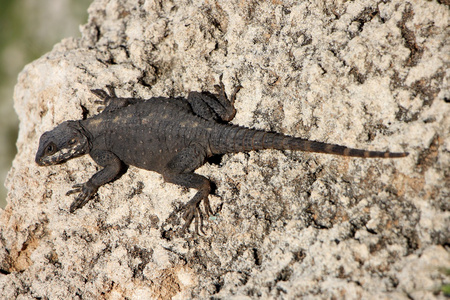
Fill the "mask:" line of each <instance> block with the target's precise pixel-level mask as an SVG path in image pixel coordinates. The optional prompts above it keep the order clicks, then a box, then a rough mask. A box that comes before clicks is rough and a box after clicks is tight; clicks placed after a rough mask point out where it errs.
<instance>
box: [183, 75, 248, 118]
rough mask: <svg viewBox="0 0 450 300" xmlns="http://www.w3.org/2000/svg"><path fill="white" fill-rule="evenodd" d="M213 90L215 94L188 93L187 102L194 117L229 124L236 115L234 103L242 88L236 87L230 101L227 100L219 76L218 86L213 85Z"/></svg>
mask: <svg viewBox="0 0 450 300" xmlns="http://www.w3.org/2000/svg"><path fill="white" fill-rule="evenodd" d="M214 88H215V90H216V93H217V94H212V93H209V92H202V93H199V92H190V93H189V95H188V98H187V101H188V102H189V104H190V105H191V108H192V110H193V112H194V113H195V114H196V115H198V116H200V117H202V118H204V119H207V120H216V121H222V122H229V121H231V120H232V119H233V118H234V116H235V115H236V109H235V107H234V101H235V99H236V94H237V93H238V91H239V90H240V89H241V88H242V87H241V86H238V87H236V88H235V89H234V91H233V93H232V94H231V97H230V99H228V96H227V94H226V93H225V86H224V84H223V82H222V75H221V76H220V81H219V85H215V86H214Z"/></svg>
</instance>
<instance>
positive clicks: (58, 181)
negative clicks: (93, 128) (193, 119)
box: [0, 0, 450, 299]
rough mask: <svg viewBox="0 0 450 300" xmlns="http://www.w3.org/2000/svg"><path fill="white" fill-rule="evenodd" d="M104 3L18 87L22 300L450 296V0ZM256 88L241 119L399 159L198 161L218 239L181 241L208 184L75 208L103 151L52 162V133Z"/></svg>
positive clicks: (16, 214) (14, 263)
mask: <svg viewBox="0 0 450 300" xmlns="http://www.w3.org/2000/svg"><path fill="white" fill-rule="evenodd" d="M139 3H140V4H137V3H136V1H112V0H110V1H107V0H98V1H94V2H93V3H92V5H91V7H90V8H89V15H90V17H89V20H88V23H87V24H86V25H84V26H82V28H81V30H82V37H81V38H80V39H73V38H69V39H66V40H63V41H62V42H61V43H59V44H58V45H56V46H55V47H54V49H53V50H52V51H51V52H50V53H48V54H46V55H45V56H43V57H41V58H40V59H38V60H36V61H35V62H33V63H31V64H29V65H28V66H26V67H25V69H24V70H23V72H22V73H21V74H20V76H19V79H18V83H17V86H16V89H15V109H16V111H17V113H18V115H19V118H20V132H19V138H18V141H17V147H18V155H17V157H16V158H15V160H14V163H13V167H12V169H11V171H10V173H9V176H8V179H7V183H6V185H7V188H8V189H9V194H8V205H7V207H6V208H5V210H3V211H1V215H0V228H1V232H0V238H1V241H2V244H1V248H0V294H1V295H3V297H6V299H15V298H18V299H29V298H49V299H69V298H70V299H72V298H74V299H77V298H80V299H81V298H83V299H91V298H104V299H123V298H130V299H150V298H155V299H156V298H158V299H168V298H174V299H187V298H209V297H215V298H223V299H228V298H232V297H235V298H242V299H243V298H257V297H262V298H287V299H294V298H301V297H304V298H325V299H328V298H346V299H369V298H372V299H377V298H396V299H411V298H413V299H426V298H428V299H430V298H435V297H436V298H443V297H444V296H443V295H442V294H441V293H440V292H439V290H440V287H441V286H442V284H444V283H445V282H448V277H445V276H446V275H445V273H444V272H442V269H443V268H444V269H445V268H447V269H449V268H450V257H449V253H448V245H449V242H450V231H449V227H450V213H449V211H450V209H449V201H448V197H449V194H450V191H449V189H450V187H449V165H450V164H449V162H450V142H449V141H450V139H449V128H450V118H449V117H448V116H449V115H450V104H449V99H450V89H449V78H450V76H449V73H448V70H449V65H450V62H449V61H450V59H449V53H450V51H449V50H450V49H449V45H448V40H449V29H448V28H449V24H448V23H449V19H450V18H449V9H448V6H446V5H445V4H439V3H438V2H431V1H412V2H404V1H390V2H388V3H378V4H375V3H373V2H370V1H368V2H352V1H349V2H343V3H341V4H333V3H315V2H313V3H306V2H298V1H283V3H282V4H279V3H278V2H276V1H265V2H261V1H256V2H254V1H248V2H236V1H216V2H202V1H194V3H192V1H176V2H175V1H139ZM220 74H224V82H225V85H226V87H227V89H228V90H229V91H231V90H232V89H233V87H234V86H236V85H237V84H241V85H242V86H243V87H244V88H243V89H242V90H241V91H240V93H239V94H238V99H237V103H236V107H237V109H238V114H237V116H236V118H235V120H233V122H234V123H235V124H240V125H245V126H251V127H255V128H261V129H266V130H275V131H279V132H283V133H285V134H290V135H296V136H301V137H305V138H309V139H313V140H320V141H326V142H331V143H339V144H343V145H347V146H351V147H358V148H365V149H369V150H387V149H389V150H391V151H408V152H410V155H409V156H408V157H406V158H402V159H396V160H381V159H370V160H369V159H356V158H342V157H338V156H331V155H321V154H308V153H299V152H296V153H294V152H289V151H285V152H281V151H275V150H273V151H261V152H250V153H248V154H243V153H240V154H233V155H225V156H224V157H222V160H221V162H220V163H219V164H217V163H210V164H207V165H205V166H204V167H202V168H201V169H199V170H198V172H199V173H201V174H203V175H205V176H207V177H209V178H211V180H212V181H214V182H215V183H216V185H217V188H216V191H215V193H216V195H215V196H211V202H212V205H213V209H214V210H215V211H216V212H217V213H216V216H215V217H214V218H211V219H210V220H209V222H208V225H209V229H210V230H209V232H208V235H206V236H200V237H193V236H192V235H189V234H188V235H186V236H185V237H179V236H177V235H176V234H175V232H176V230H178V229H179V228H180V227H181V224H182V222H183V220H182V218H181V213H180V212H179V209H180V208H181V207H182V204H183V203H184V202H186V201H188V200H189V199H190V197H192V195H193V193H194V191H186V190H183V189H182V188H180V187H178V186H176V185H172V184H166V183H164V182H163V180H162V178H161V176H160V175H158V174H156V173H152V172H147V171H144V170H140V169H137V168H134V167H130V168H129V170H128V172H127V173H126V174H124V175H123V176H122V177H121V178H120V179H118V180H116V181H115V182H113V183H111V184H108V185H105V186H103V187H101V188H100V189H99V192H98V196H96V197H95V198H94V199H93V200H91V201H90V202H89V203H88V204H87V205H86V206H85V207H83V208H82V209H80V210H78V211H76V212H75V213H73V214H72V213H69V211H68V208H69V206H70V204H71V202H72V201H73V196H66V195H65V193H66V192H67V191H68V190H69V189H70V188H71V186H72V185H73V184H75V183H80V182H84V181H86V180H87V179H88V178H89V177H90V176H92V174H93V173H94V172H95V170H96V169H97V168H98V167H97V166H96V165H95V163H94V162H93V161H92V160H91V159H90V158H89V157H87V156H85V157H82V158H79V159H74V160H71V161H69V162H68V163H66V164H63V165H58V166H52V167H46V168H44V167H38V166H37V165H36V164H35V163H34V156H35V153H36V150H37V145H38V139H39V137H40V135H41V134H42V133H43V132H44V131H46V130H49V129H52V128H53V127H54V126H56V125H57V124H59V123H60V122H62V121H64V120H68V119H81V118H83V117H89V116H92V115H94V114H95V113H96V110H97V106H96V104H95V103H94V100H95V96H94V95H92V94H91V93H90V92H89V90H90V89H93V88H104V87H105V86H106V85H108V84H112V85H114V86H115V87H116V91H117V93H118V95H119V96H124V97H125V96H126V97H129V96H136V97H142V98H149V97H152V96H186V95H187V93H188V92H189V91H190V90H197V91H212V90H213V85H214V84H215V83H217V81H218V77H219V75H220Z"/></svg>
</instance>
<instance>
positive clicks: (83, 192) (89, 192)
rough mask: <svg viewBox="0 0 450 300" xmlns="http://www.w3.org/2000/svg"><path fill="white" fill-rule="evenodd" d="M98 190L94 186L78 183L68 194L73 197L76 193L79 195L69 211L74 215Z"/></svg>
mask: <svg viewBox="0 0 450 300" xmlns="http://www.w3.org/2000/svg"><path fill="white" fill-rule="evenodd" d="M97 188H98V187H95V186H93V185H92V184H89V181H88V182H87V183H78V184H75V185H73V186H72V189H71V190H70V191H68V192H67V193H66V195H67V196H68V195H72V194H75V193H79V194H78V196H77V197H76V198H75V200H74V201H73V202H72V204H71V205H70V208H69V211H70V212H71V213H73V212H74V211H75V210H77V209H79V208H81V207H83V206H84V205H85V204H86V203H87V202H88V201H89V200H90V199H91V198H92V196H93V195H94V194H95V193H96V192H97Z"/></svg>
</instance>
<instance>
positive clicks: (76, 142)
mask: <svg viewBox="0 0 450 300" xmlns="http://www.w3.org/2000/svg"><path fill="white" fill-rule="evenodd" d="M89 148H90V146H89V139H88V137H87V133H86V131H85V130H84V129H83V127H81V125H80V123H79V122H77V121H66V122H63V123H61V124H59V125H58V126H56V127H55V128H54V129H53V130H51V131H47V132H45V133H44V134H42V136H41V139H40V140H39V148H38V151H37V153H36V163H37V164H38V165H40V166H49V165H56V164H60V163H63V162H66V161H67V160H69V159H72V158H75V157H78V156H81V155H84V154H86V153H88V152H89Z"/></svg>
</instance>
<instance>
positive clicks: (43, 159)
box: [36, 149, 81, 166]
mask: <svg viewBox="0 0 450 300" xmlns="http://www.w3.org/2000/svg"><path fill="white" fill-rule="evenodd" d="M80 154H81V153H80V151H79V150H78V149H62V150H60V151H58V152H56V153H54V154H52V155H49V156H40V155H36V163H37V164H38V165H39V166H50V165H57V164H61V163H63V162H66V161H67V160H69V159H71V158H74V157H77V156H80Z"/></svg>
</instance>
